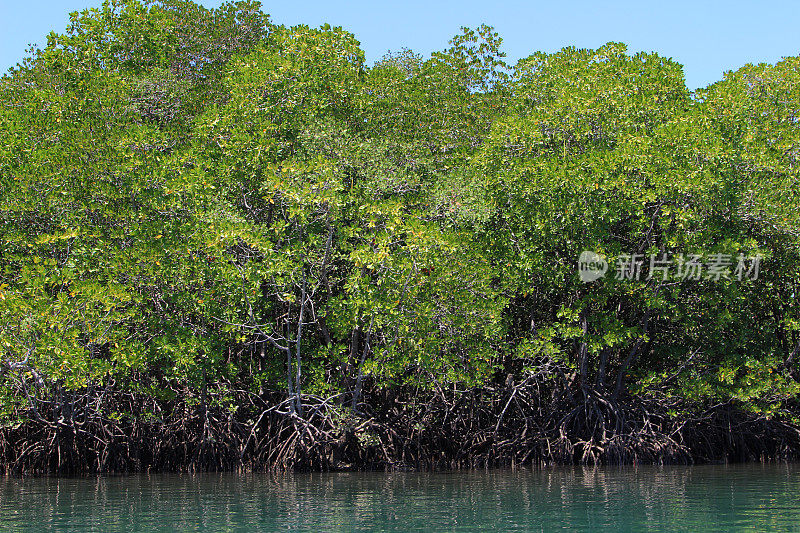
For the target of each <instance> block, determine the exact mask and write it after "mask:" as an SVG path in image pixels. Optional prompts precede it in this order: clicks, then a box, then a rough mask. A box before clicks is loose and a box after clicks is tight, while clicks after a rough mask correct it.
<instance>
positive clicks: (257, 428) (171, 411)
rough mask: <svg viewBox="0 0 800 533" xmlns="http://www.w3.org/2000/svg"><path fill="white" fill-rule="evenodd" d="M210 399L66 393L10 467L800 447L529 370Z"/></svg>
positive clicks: (540, 460)
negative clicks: (485, 377)
mask: <svg viewBox="0 0 800 533" xmlns="http://www.w3.org/2000/svg"><path fill="white" fill-rule="evenodd" d="M212 397H213V394H212V393H209V396H208V397H207V399H208V402H207V403H206V402H204V401H203V400H202V399H201V401H200V402H198V403H194V402H188V401H186V400H182V399H176V400H171V401H165V402H155V401H154V400H153V399H152V398H147V397H140V396H136V395H132V394H122V393H111V392H109V391H108V390H106V391H85V392H84V393H83V394H81V395H73V396H72V397H70V398H60V401H59V402H58V404H56V402H53V403H52V409H49V410H39V411H38V412H37V413H35V414H34V415H33V416H31V417H30V418H29V420H28V421H27V422H24V423H20V424H17V425H7V426H6V427H3V428H0V471H2V472H4V473H6V474H12V475H29V474H33V475H43V474H47V475H78V474H89V473H130V472H145V471H147V472H184V471H266V470H312V471H331V470H447V469H468V468H486V467H515V466H531V465H539V466H545V465H568V464H605V465H609V464H692V463H706V462H742V461H773V460H794V459H797V458H798V457H799V456H800V453H798V452H800V430H798V428H797V427H795V426H794V425H792V424H788V423H784V422H781V421H780V420H777V419H768V418H767V417H764V416H762V415H758V414H754V413H752V412H747V411H745V410H743V409H741V408H739V407H738V406H737V405H736V404H735V403H732V402H727V403H724V404H717V405H686V404H685V403H684V404H680V402H679V401H676V402H672V403H669V402H665V400H664V399H663V398H656V397H645V396H636V397H634V396H628V397H625V398H622V399H614V398H612V397H611V396H606V395H602V394H600V393H598V392H597V391H594V390H588V389H583V388H580V387H572V388H570V387H563V388H558V389H557V388H553V387H549V388H548V387H543V383H542V382H541V381H537V380H535V379H532V378H529V379H527V380H524V381H522V382H521V383H518V384H515V383H513V380H512V379H511V378H509V379H508V380H507V382H506V383H504V384H502V385H498V386H484V387H481V388H475V389H470V390H461V391H458V390H453V389H450V390H437V391H425V392H423V391H421V390H414V389H403V388H399V389H397V388H396V389H383V390H380V391H377V392H368V393H367V394H366V396H365V398H364V401H363V403H361V404H360V405H359V409H358V410H357V411H353V410H352V409H351V408H350V407H349V402H345V401H344V400H345V398H344V397H343V396H334V397H331V398H322V397H318V396H313V395H306V396H304V398H303V400H304V401H303V407H302V414H301V413H300V412H297V411H293V410H292V402H291V401H289V400H288V399H285V397H282V396H281V395H280V394H277V393H275V394H269V393H267V394H264V395H260V396H257V395H253V394H249V393H246V392H244V391H240V392H239V393H237V394H236V395H235V398H234V400H235V402H236V404H237V405H239V408H237V409H231V408H222V407H219V406H216V407H213V406H210V405H209V404H212V403H214V402H213V401H212ZM190 403H194V404H193V405H190ZM343 404H346V405H347V406H346V407H345V406H343ZM56 405H58V407H56ZM676 411H680V413H681V414H680V415H677V414H675V413H676ZM134 413H136V415H134ZM142 413H147V414H146V415H145V414H142Z"/></svg>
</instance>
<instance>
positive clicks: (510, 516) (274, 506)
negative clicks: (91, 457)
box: [0, 465, 800, 532]
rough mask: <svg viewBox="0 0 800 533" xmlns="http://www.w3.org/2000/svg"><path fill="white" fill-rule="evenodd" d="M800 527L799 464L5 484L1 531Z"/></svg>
mask: <svg viewBox="0 0 800 533" xmlns="http://www.w3.org/2000/svg"><path fill="white" fill-rule="evenodd" d="M559 529H572V530H582V531H592V530H594V531H601V530H607V531H608V530H610V531H616V532H622V531H767V530H778V531H800V466H798V465H769V466H763V465H742V466H695V467H664V468H659V467H638V468H632V467H631V468H605V469H593V468H587V469H582V468H576V469H550V470H537V471H533V472H530V471H525V472H519V471H517V472H509V471H489V472H468V473H463V472H460V473H444V474H416V473H398V474H383V473H339V474H305V475H299V474H294V475H284V476H271V475H258V474H252V475H232V474H226V475H196V476H189V475H184V476H178V475H141V476H129V477H103V478H91V479H87V478H83V479H56V478H50V479H13V478H0V531H103V532H105V531H125V532H134V531H315V532H316V531H475V530H495V531H553V530H559Z"/></svg>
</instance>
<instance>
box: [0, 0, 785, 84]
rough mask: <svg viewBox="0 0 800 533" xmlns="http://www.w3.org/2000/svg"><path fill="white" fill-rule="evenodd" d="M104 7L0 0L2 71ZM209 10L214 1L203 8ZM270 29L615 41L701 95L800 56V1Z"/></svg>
mask: <svg viewBox="0 0 800 533" xmlns="http://www.w3.org/2000/svg"><path fill="white" fill-rule="evenodd" d="M100 2H101V0H0V70H2V72H5V70H6V69H7V68H8V67H10V66H12V65H14V64H15V63H16V62H17V61H19V60H20V59H21V58H22V56H23V53H24V50H25V48H26V47H27V44H28V43H43V42H44V41H45V36H46V35H47V33H48V32H50V31H51V30H56V31H63V30H64V28H65V27H66V24H67V20H68V16H67V13H69V12H70V11H75V10H80V9H84V8H86V7H91V6H96V5H99V4H100ZM201 3H202V4H204V5H206V6H208V7H213V6H216V5H219V3H220V2H219V1H201ZM263 5H264V11H266V12H267V13H270V15H271V16H272V19H273V20H274V21H275V22H278V23H282V24H288V25H292V24H298V23H305V24H309V25H311V26H318V25H320V24H322V23H325V22H328V23H330V24H332V25H337V26H343V27H344V28H346V29H347V30H349V31H351V32H353V33H354V34H355V35H356V37H357V38H358V39H359V40H360V41H361V46H362V48H363V49H364V51H365V52H366V55H367V59H368V60H369V61H374V60H375V59H378V58H380V57H381V56H382V55H383V54H384V53H386V52H387V51H388V50H399V49H400V48H402V47H408V48H411V49H413V50H415V51H417V52H420V53H423V54H425V55H427V54H429V53H430V52H432V51H434V50H440V49H442V48H445V47H446V45H447V41H448V39H449V38H450V37H452V36H453V35H454V34H456V33H458V31H459V28H460V27H461V26H477V25H479V24H481V23H484V22H485V23H487V24H490V25H493V26H494V27H495V28H496V29H497V30H498V31H499V32H500V34H501V36H502V37H503V39H504V46H505V50H506V52H507V53H508V57H509V59H511V60H512V61H516V60H517V59H519V58H521V57H525V56H527V55H529V54H530V53H532V52H534V51H536V50H544V51H556V50H558V49H560V48H562V47H563V46H568V45H574V46H578V47H581V48H584V47H590V48H596V47H598V46H600V45H602V44H603V43H605V42H608V41H622V42H624V43H626V44H628V47H629V50H630V51H639V50H644V51H648V52H650V51H655V52H658V53H659V54H661V55H664V56H667V57H671V58H673V59H675V60H677V61H679V62H680V63H682V64H683V65H684V66H685V73H686V80H687V85H688V86H689V88H691V89H694V88H696V87H701V86H705V85H707V84H708V83H711V82H713V81H716V80H718V79H720V78H721V77H722V73H723V72H724V71H726V70H730V69H736V68H738V67H740V66H742V65H744V64H745V63H749V62H753V63H758V62H769V63H774V62H775V61H779V60H780V59H781V58H782V57H784V56H791V55H800V2H798V1H797V0H784V1H775V0H773V1H770V0H763V1H755V0H751V1H743V0H728V1H717V0H712V1H704V0H695V1H684V0H672V1H663V2H647V1H643V0H639V1H627V0H625V1H623V0H620V1H602V0H594V1H573V2H558V1H553V0H550V1H547V2H540V1H531V2H521V1H501V0H500V1H496V2H491V1H486V0H484V1H481V2H477V1H473V0H460V1H455V0H446V1H441V2H437V1H433V0H430V1H422V0H408V1H405V2H380V0H377V1H375V0H373V1H366V0H359V1H352V2H340V1H336V0H327V1H318V0H303V1H288V2H287V1H286V0H283V1H280V2H268V1H265V2H263Z"/></svg>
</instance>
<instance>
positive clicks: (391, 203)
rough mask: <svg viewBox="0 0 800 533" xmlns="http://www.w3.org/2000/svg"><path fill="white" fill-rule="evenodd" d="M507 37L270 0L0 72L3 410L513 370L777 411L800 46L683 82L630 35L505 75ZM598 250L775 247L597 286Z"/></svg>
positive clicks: (788, 319) (49, 53)
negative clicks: (314, 15) (329, 21)
mask: <svg viewBox="0 0 800 533" xmlns="http://www.w3.org/2000/svg"><path fill="white" fill-rule="evenodd" d="M501 44H502V40H501V39H500V37H499V36H498V35H497V34H496V33H495V32H494V31H493V30H492V29H491V28H489V27H486V26H482V27H480V28H478V29H476V30H471V29H466V28H465V29H464V30H463V31H462V33H461V34H460V35H458V36H456V37H454V38H453V40H452V41H451V42H450V47H449V48H448V49H446V50H444V51H442V52H437V53H435V54H433V55H432V56H431V57H430V58H427V59H426V58H423V57H421V56H418V55H416V54H414V53H413V52H411V51H409V50H404V51H402V52H400V53H398V54H389V55H387V56H386V57H384V58H383V59H382V60H380V61H378V62H377V63H375V64H374V65H372V66H368V65H366V64H365V62H364V54H363V52H362V50H361V49H360V47H359V43H358V41H357V40H356V38H355V37H354V36H353V35H352V34H350V33H348V32H346V31H344V30H343V29H341V28H333V27H330V26H327V25H326V26H323V27H320V28H316V29H312V28H309V27H307V26H297V27H291V28H289V27H283V26H277V25H274V24H272V23H271V22H270V20H269V18H268V17H267V16H266V15H264V14H263V13H262V12H261V10H260V6H259V5H258V4H257V3H255V2H236V3H228V4H225V5H223V6H222V7H220V8H218V9H213V10H208V9H205V8H203V7H201V6H199V5H196V4H194V3H192V2H189V1H183V0H165V1H160V2H146V3H142V2H139V1H135V0H126V1H119V2H110V1H106V2H104V3H103V5H102V7H101V8H99V9H95V10H88V11H84V12H83V13H75V14H73V15H72V16H71V22H70V26H69V28H68V29H67V31H66V33H64V34H51V35H50V36H49V38H48V44H47V46H46V47H45V48H43V49H41V50H35V51H34V53H33V54H32V56H31V57H30V58H28V59H27V60H25V61H24V62H23V63H22V64H21V65H20V66H19V67H18V68H16V69H13V70H12V71H10V72H9V74H8V75H6V76H5V77H3V78H2V81H0V100H2V102H3V106H2V108H0V190H1V191H2V192H1V194H0V267H2V270H1V271H0V345H1V346H2V350H3V352H2V354H0V364H2V368H3V370H1V371H0V419H5V420H9V421H15V420H17V419H18V418H19V413H20V412H21V411H20V410H21V409H23V408H25V407H28V408H34V409H35V408H36V406H37V405H39V404H40V403H41V402H43V401H45V400H46V399H47V397H48V395H51V394H55V392H54V391H57V390H61V389H64V390H78V389H86V388H88V387H93V386H115V387H120V388H127V389H129V390H131V391H134V392H136V393H140V394H145V395H148V396H151V397H153V398H156V399H157V400H159V401H167V400H169V399H174V398H176V397H179V396H180V395H183V394H186V391H189V393H188V394H189V397H188V398H187V399H186V401H187V402H190V401H192V402H199V401H202V402H205V401H206V400H205V397H206V396H205V395H206V392H207V388H208V386H209V384H214V385H215V386H217V387H219V390H220V391H222V392H220V396H219V397H220V398H223V397H225V393H224V391H225V390H233V389H235V388H238V389H244V390H248V391H251V392H253V393H255V394H259V393H262V392H264V391H265V390H279V391H285V392H286V393H287V394H288V395H289V396H292V395H294V396H295V397H296V402H295V404H294V408H296V409H302V393H303V392H310V393H316V394H325V395H333V394H336V393H340V392H341V393H347V394H350V395H351V396H352V395H355V396H356V401H357V399H358V398H357V397H358V394H359V391H360V390H361V387H362V383H363V382H364V381H368V382H369V383H370V386H373V387H386V388H388V387H393V386H398V385H414V386H421V387H426V388H439V389H441V388H442V387H444V386H447V385H454V386H459V385H463V386H481V385H487V384H489V383H491V382H492V381H494V380H496V379H497V377H498V376H500V375H501V373H503V372H506V371H509V370H510V371H519V368H523V369H524V370H523V372H536V371H544V372H550V373H552V374H553V375H556V372H562V373H567V374H569V375H570V376H571V377H570V376H567V378H568V379H571V380H572V381H570V383H575V384H578V382H580V383H579V384H580V386H583V387H592V388H594V389H595V390H596V391H598V394H601V395H609V396H613V397H617V396H618V395H620V394H625V393H626V392H627V391H630V392H634V393H636V394H642V395H646V394H654V393H659V394H666V395H670V396H678V397H681V398H683V399H685V400H686V401H688V402H698V403H703V402H718V401H723V402H724V401H738V402H740V403H741V404H742V405H744V406H746V407H747V408H749V409H752V410H756V411H759V412H763V413H766V414H768V415H769V416H777V415H780V414H781V413H782V412H783V411H782V409H784V408H785V407H786V406H787V405H788V402H790V401H791V400H793V399H794V398H795V397H796V395H797V393H798V381H797V379H796V378H797V374H796V371H795V370H794V364H795V361H796V359H797V357H800V354H798V353H797V352H798V346H800V338H798V335H800V326H799V325H798V324H800V313H798V307H797V303H796V295H797V291H798V285H797V280H798V279H800V277H799V276H798V274H800V247H799V246H798V244H800V241H798V236H800V233H798V231H800V230H799V228H800V213H799V212H798V205H800V202H798V198H797V195H798V191H800V187H798V174H797V172H798V165H797V157H798V154H800V144H799V143H800V140H799V138H798V127H797V120H798V118H797V110H798V103H799V102H800V93H798V87H800V85H799V83H800V82H799V81H798V80H800V78H799V77H798V59H797V58H788V59H785V60H784V61H782V62H780V63H778V64H777V65H773V66H770V65H758V66H752V65H748V66H746V67H744V68H742V69H741V70H739V71H737V72H733V73H728V74H727V75H726V77H725V79H724V80H723V81H720V82H719V83H717V84H714V85H712V86H710V87H708V88H706V89H703V90H700V91H698V92H697V93H695V94H691V93H689V91H687V89H686V87H685V84H684V80H683V73H682V68H681V66H680V65H678V64H677V63H675V62H674V61H672V60H667V59H664V58H661V57H659V56H658V55H656V54H644V53H637V54H634V55H629V54H628V53H627V49H626V48H625V46H624V45H621V44H618V43H609V44H606V45H604V46H603V47H601V48H599V49H597V50H578V49H574V48H565V49H563V50H561V51H559V52H557V53H554V54H545V53H536V54H534V55H532V56H530V57H528V58H526V59H524V60H522V61H520V62H519V63H518V64H517V65H516V66H515V67H513V68H512V67H510V66H509V65H507V64H506V63H505V62H504V61H503V57H504V54H503V52H502V49H501ZM583 250H594V251H596V252H598V253H601V254H605V255H606V256H608V257H616V256H619V255H620V254H623V253H640V254H647V255H650V254H657V255H659V256H660V255H662V254H669V255H678V254H689V253H695V252H702V253H704V254H707V255H710V254H714V253H726V254H731V255H734V256H736V255H737V254H744V255H748V256H752V255H755V254H761V255H763V256H764V258H765V263H764V267H763V272H762V276H761V277H760V278H759V279H758V280H755V281H749V280H744V281H739V280H737V279H735V278H732V279H722V280H707V279H706V280H701V281H698V282H696V283H677V282H676V283H667V282H659V281H658V280H657V279H645V278H642V279H641V280H639V281H633V280H614V279H611V277H607V278H606V279H604V280H601V281H598V282H597V283H594V284H584V283H582V282H581V281H580V280H579V279H578V276H577V273H576V268H575V267H576V262H577V258H578V255H579V254H580V252H581V251H583ZM612 266H613V265H612ZM354 391H355V392H354ZM217 401H220V402H223V403H224V401H227V400H224V399H223V400H217ZM356 401H354V402H353V405H355V403H356ZM143 416H144V415H143ZM9 423H10V422H9ZM365 438H366V437H365Z"/></svg>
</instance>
